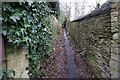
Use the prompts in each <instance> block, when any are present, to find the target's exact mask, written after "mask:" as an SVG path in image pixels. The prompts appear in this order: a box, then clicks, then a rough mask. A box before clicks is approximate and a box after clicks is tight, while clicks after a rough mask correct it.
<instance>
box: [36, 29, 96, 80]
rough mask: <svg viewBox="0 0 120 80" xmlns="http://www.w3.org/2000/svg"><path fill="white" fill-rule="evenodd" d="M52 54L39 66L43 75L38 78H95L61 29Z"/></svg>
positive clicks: (71, 41)
mask: <svg viewBox="0 0 120 80" xmlns="http://www.w3.org/2000/svg"><path fill="white" fill-rule="evenodd" d="M54 49H55V50H54V52H53V54H51V56H50V57H49V58H48V59H47V61H44V62H45V63H46V64H45V65H43V66H41V68H40V69H41V70H44V73H42V74H40V75H39V76H38V77H39V78H40V77H43V76H44V77H48V78H95V75H94V74H93V72H92V71H91V70H90V69H89V68H88V67H87V65H86V62H85V61H84V60H83V56H80V55H79V54H80V53H79V49H78V48H77V46H76V44H75V43H74V41H73V39H72V38H71V37H70V35H69V34H68V33H67V32H66V29H64V28H62V29H61V33H60V34H59V35H58V37H57V39H56V40H55V42H54Z"/></svg>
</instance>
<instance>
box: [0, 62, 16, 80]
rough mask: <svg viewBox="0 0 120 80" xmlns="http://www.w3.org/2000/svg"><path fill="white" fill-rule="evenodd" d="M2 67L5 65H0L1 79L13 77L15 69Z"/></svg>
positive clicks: (6, 79) (5, 79)
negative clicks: (5, 69)
mask: <svg viewBox="0 0 120 80" xmlns="http://www.w3.org/2000/svg"><path fill="white" fill-rule="evenodd" d="M2 62H3V61H1V60H0V64H2ZM4 67H5V65H2V66H0V79H2V80H8V79H13V78H14V77H15V71H14V70H13V69H12V70H7V71H4ZM11 73H12V75H11V77H10V76H8V75H9V74H11Z"/></svg>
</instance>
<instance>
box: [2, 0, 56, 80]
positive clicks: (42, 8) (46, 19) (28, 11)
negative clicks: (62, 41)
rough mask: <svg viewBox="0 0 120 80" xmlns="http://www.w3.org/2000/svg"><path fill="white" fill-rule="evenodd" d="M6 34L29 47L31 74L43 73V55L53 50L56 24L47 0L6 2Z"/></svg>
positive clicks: (16, 45) (4, 9)
mask: <svg viewBox="0 0 120 80" xmlns="http://www.w3.org/2000/svg"><path fill="white" fill-rule="evenodd" d="M2 17H3V21H2V34H3V35H4V37H5V39H7V40H8V42H11V43H12V44H13V45H14V46H15V47H22V48H24V49H27V48H28V49H29V55H26V58H28V59H29V67H27V68H26V69H27V70H29V72H28V75H29V77H31V78H33V77H35V76H36V75H37V74H39V71H38V68H39V63H40V60H41V59H42V58H45V56H49V55H50V53H51V52H52V45H51V42H52V37H53V29H54V28H53V26H52V24H51V22H50V9H49V7H48V4H47V3H46V2H3V3H2Z"/></svg>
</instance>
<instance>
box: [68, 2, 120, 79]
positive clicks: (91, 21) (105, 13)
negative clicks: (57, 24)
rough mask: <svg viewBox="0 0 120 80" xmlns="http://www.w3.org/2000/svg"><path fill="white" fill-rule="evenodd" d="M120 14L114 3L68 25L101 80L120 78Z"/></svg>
mask: <svg viewBox="0 0 120 80" xmlns="http://www.w3.org/2000/svg"><path fill="white" fill-rule="evenodd" d="M119 11H120V10H119V9H118V3H117V2H116V3H114V2H113V3H110V4H109V5H107V6H105V7H103V8H100V9H97V10H95V11H93V12H91V13H90V14H88V15H86V16H84V17H81V18H79V19H77V20H74V21H72V22H68V23H67V27H66V29H67V31H68V32H69V34H70V35H71V37H72V38H73V39H74V41H75V42H76V43H77V45H78V46H79V48H80V50H81V53H80V54H82V55H84V56H85V57H86V59H87V60H88V65H89V66H90V68H91V69H92V70H93V71H94V73H95V74H96V76H97V77H98V78H111V77H112V78H118V73H119V70H118V69H119V68H118V57H119V56H118V34H119V33H118V23H119V22H118V19H119V16H120V15H118V12H119ZM119 41H120V40H119Z"/></svg>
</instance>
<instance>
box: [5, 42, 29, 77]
mask: <svg viewBox="0 0 120 80" xmlns="http://www.w3.org/2000/svg"><path fill="white" fill-rule="evenodd" d="M26 54H28V50H27V49H26V50H24V49H22V48H14V46H13V45H12V44H10V43H6V44H5V55H6V59H7V63H6V69H7V70H12V69H13V70H14V71H15V78H29V77H28V75H27V72H28V71H27V70H26V67H28V66H29V65H28V59H25V55H26ZM11 75H12V74H10V75H9V76H11Z"/></svg>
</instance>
